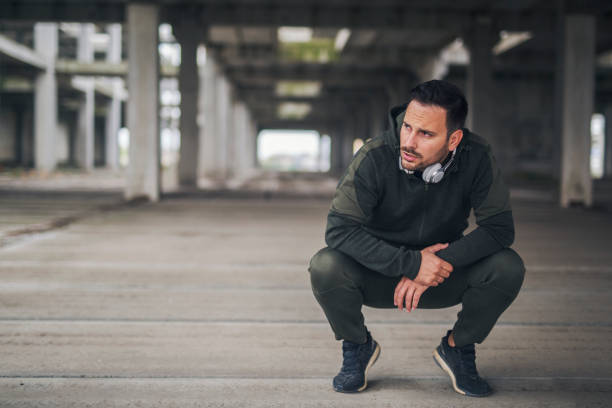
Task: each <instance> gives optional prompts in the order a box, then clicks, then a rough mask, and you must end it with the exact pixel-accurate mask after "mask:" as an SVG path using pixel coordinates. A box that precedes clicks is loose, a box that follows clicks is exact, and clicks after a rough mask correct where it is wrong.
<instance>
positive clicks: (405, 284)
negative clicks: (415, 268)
mask: <svg viewBox="0 0 612 408" xmlns="http://www.w3.org/2000/svg"><path fill="white" fill-rule="evenodd" d="M408 283H409V281H404V282H402V286H401V287H400V288H399V290H398V292H397V296H396V298H395V304H396V306H397V308H398V309H399V310H402V307H403V305H404V295H405V294H406V290H407V289H408Z"/></svg>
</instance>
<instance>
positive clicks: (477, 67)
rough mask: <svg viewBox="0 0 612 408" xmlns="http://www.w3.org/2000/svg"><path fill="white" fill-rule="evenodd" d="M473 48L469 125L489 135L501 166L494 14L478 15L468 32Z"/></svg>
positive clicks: (502, 164)
mask: <svg viewBox="0 0 612 408" xmlns="http://www.w3.org/2000/svg"><path fill="white" fill-rule="evenodd" d="M466 37H467V38H466V43H467V46H468V48H469V51H470V63H469V65H468V72H467V86H466V88H467V89H466V97H467V101H468V105H469V109H468V117H467V121H466V122H467V123H466V125H467V127H468V128H470V129H471V130H473V131H474V132H475V133H477V134H479V135H480V136H482V137H484V138H485V139H487V141H488V142H489V143H490V144H491V147H492V148H493V153H494V154H495V156H496V157H497V160H498V162H499V164H500V166H501V167H504V163H503V161H504V160H503V157H502V156H503V146H502V145H501V141H500V140H499V138H498V137H497V135H496V132H495V127H494V124H495V118H494V115H495V111H494V110H493V106H494V103H495V100H494V83H493V54H492V48H493V46H494V44H495V41H497V34H496V31H495V30H494V28H493V22H492V20H491V18H489V17H485V16H481V17H478V18H476V20H475V21H474V24H473V25H472V30H471V31H470V32H469V33H468V34H467V36H466Z"/></svg>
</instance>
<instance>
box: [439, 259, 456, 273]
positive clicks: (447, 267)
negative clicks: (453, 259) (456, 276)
mask: <svg viewBox="0 0 612 408" xmlns="http://www.w3.org/2000/svg"><path fill="white" fill-rule="evenodd" d="M440 268H442V269H444V270H445V271H448V272H452V271H453V265H451V264H449V263H448V262H446V261H442V262H441V263H440Z"/></svg>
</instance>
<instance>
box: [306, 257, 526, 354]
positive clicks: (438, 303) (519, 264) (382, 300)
mask: <svg viewBox="0 0 612 408" xmlns="http://www.w3.org/2000/svg"><path fill="white" fill-rule="evenodd" d="M309 271H310V280H311V284H312V290H313V293H314V295H315V298H316V299H317V301H318V302H319V304H320V305H321V307H322V308H323V312H324V313H325V316H326V317H327V320H328V321H329V324H330V326H331V328H332V330H333V331H334V334H335V335H336V339H337V340H348V341H352V342H355V343H364V342H365V341H366V327H365V324H364V318H363V314H362V313H361V308H362V306H363V305H367V306H371V307H376V308H395V307H396V306H395V305H394V304H393V295H394V292H395V286H396V285H397V283H398V282H399V281H400V279H401V276H400V277H388V276H385V275H382V274H380V273H378V272H374V271H372V270H370V269H368V268H366V267H364V266H363V265H361V264H359V263H358V262H357V261H355V260H354V259H353V258H351V257H349V256H348V255H345V254H343V253H342V252H340V251H337V250H335V249H332V248H323V249H321V250H320V251H319V252H317V253H316V254H315V255H314V256H313V257H312V259H311V261H310V268H309ZM524 275H525V267H524V265H523V261H522V260H521V258H520V256H519V255H518V254H517V253H516V252H514V251H513V250H512V249H509V248H508V249H503V250H501V251H499V252H497V253H495V254H493V255H490V256H488V257H486V258H483V259H481V260H480V261H478V262H475V263H474V264H472V265H469V266H467V267H464V268H455V270H454V271H453V272H452V273H451V275H450V277H449V278H447V279H446V280H445V281H444V282H443V283H442V284H440V285H438V286H436V287H430V288H428V289H427V290H426V291H425V292H424V293H423V295H422V296H421V299H420V300H419V305H418V308H419V309H439V308H445V307H451V306H454V305H457V304H459V303H461V304H462V309H461V311H460V312H459V314H458V319H457V322H456V323H455V325H454V327H453V333H454V334H453V336H454V339H455V343H456V344H457V345H458V346H463V345H466V344H470V343H481V342H482V341H483V340H484V339H485V338H486V337H487V335H488V334H489V333H490V332H491V330H492V329H493V326H494V325H495V322H497V319H498V318H499V316H500V315H501V314H502V313H503V312H504V310H506V308H508V306H510V304H511V303H512V301H513V300H514V299H515V298H516V296H517V295H518V292H519V290H520V288H521V285H522V283H523V277H524Z"/></svg>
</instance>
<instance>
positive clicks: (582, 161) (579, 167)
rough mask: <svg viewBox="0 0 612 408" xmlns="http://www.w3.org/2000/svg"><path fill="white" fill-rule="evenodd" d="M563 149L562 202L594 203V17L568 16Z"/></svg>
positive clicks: (567, 203) (564, 74) (565, 205)
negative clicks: (592, 172) (592, 117)
mask: <svg viewBox="0 0 612 408" xmlns="http://www.w3.org/2000/svg"><path fill="white" fill-rule="evenodd" d="M563 54H564V60H563V61H564V73H563V78H564V79H563V82H564V85H563V87H564V93H563V123H562V147H561V149H562V151H561V197H560V201H561V206H563V207H567V206H569V205H570V204H572V203H581V204H584V205H585V206H587V207H589V206H591V205H592V203H593V183H592V180H591V172H590V160H589V158H590V150H591V130H590V129H591V127H590V124H591V116H592V115H593V100H594V81H595V18H594V17H592V16H584V15H571V16H567V17H566V19H565V39H564V52H563Z"/></svg>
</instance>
